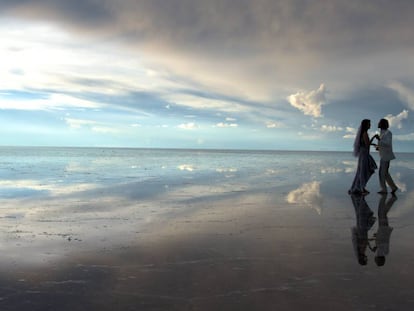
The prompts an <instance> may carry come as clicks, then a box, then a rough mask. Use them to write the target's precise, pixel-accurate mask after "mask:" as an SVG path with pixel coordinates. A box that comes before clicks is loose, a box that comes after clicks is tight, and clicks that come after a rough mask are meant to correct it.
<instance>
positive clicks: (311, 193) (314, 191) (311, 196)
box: [286, 181, 322, 214]
mask: <svg viewBox="0 0 414 311" xmlns="http://www.w3.org/2000/svg"><path fill="white" fill-rule="evenodd" d="M320 184H321V183H320V182H318V181H313V182H310V183H305V184H303V185H302V186H300V187H299V188H298V189H296V190H293V191H291V192H289V193H288V195H287V196H286V201H287V202H288V203H290V204H298V205H303V206H306V207H310V208H313V209H315V210H316V211H317V212H318V214H321V212H322V196H321V194H320Z"/></svg>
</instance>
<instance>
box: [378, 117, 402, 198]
mask: <svg viewBox="0 0 414 311" xmlns="http://www.w3.org/2000/svg"><path fill="white" fill-rule="evenodd" d="M388 127H389V124H388V120H386V119H381V120H380V121H379V122H378V128H380V129H381V133H380V135H379V136H378V135H376V138H377V139H378V145H377V150H378V151H379V155H380V159H381V160H380V168H379V183H380V186H381V190H380V191H378V193H381V194H384V193H387V185H386V184H388V186H390V187H391V193H395V192H396V191H397V190H398V187H397V186H396V185H395V183H394V181H393V180H392V178H391V175H390V173H389V168H390V161H391V160H393V159H395V155H394V152H393V151H392V133H391V131H389V130H388Z"/></svg>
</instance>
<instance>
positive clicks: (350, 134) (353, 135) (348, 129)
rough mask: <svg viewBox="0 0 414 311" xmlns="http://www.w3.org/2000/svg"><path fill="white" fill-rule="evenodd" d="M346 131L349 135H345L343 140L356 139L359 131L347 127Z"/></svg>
mask: <svg viewBox="0 0 414 311" xmlns="http://www.w3.org/2000/svg"><path fill="white" fill-rule="evenodd" d="M345 131H346V133H347V134H345V135H344V136H343V138H345V139H354V138H355V135H356V133H357V129H356V128H353V127H349V126H347V127H346V128H345Z"/></svg>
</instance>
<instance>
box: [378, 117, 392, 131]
mask: <svg viewBox="0 0 414 311" xmlns="http://www.w3.org/2000/svg"><path fill="white" fill-rule="evenodd" d="M378 127H379V128H380V129H382V130H386V129H388V128H389V127H390V125H389V123H388V120H387V119H381V120H380V121H379V122H378Z"/></svg>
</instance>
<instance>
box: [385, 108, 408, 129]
mask: <svg viewBox="0 0 414 311" xmlns="http://www.w3.org/2000/svg"><path fill="white" fill-rule="evenodd" d="M407 118H408V110H403V111H401V112H400V113H399V114H398V115H396V116H393V115H392V114H389V115H387V116H385V119H387V120H388V122H389V123H390V127H396V128H399V129H400V128H402V122H401V121H402V120H405V119H407Z"/></svg>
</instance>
